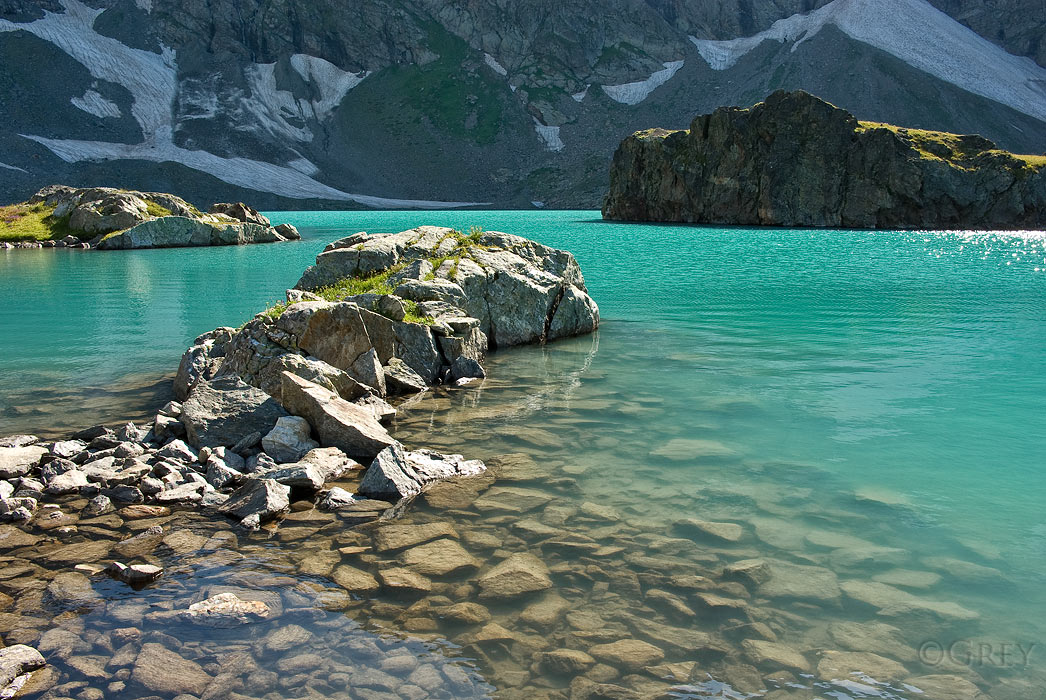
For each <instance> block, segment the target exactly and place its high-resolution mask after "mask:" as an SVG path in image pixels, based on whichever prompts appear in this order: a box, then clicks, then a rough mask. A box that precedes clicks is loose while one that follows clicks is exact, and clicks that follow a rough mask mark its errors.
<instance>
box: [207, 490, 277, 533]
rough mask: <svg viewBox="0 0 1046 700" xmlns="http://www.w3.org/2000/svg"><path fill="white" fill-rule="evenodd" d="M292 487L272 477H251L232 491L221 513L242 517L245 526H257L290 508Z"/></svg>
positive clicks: (220, 509) (222, 506) (220, 508)
mask: <svg viewBox="0 0 1046 700" xmlns="http://www.w3.org/2000/svg"><path fill="white" fill-rule="evenodd" d="M290 493H291V487H290V486H285V485H283V484H280V483H277V482H275V481H273V480H272V479H251V480H250V481H248V482H247V483H246V484H244V485H243V486H241V487H240V488H238V489H236V490H235V491H233V492H232V494H231V495H230V496H229V500H227V501H226V502H225V503H224V504H222V505H221V507H219V508H218V512H219V513H224V514H226V515H232V516H235V517H237V518H240V519H241V522H242V524H243V525H244V526H245V527H257V526H258V525H260V524H261V523H263V522H265V521H267V520H272V519H273V518H275V517H276V516H277V515H279V514H280V513H283V512H284V511H286V510H287V509H289V508H290V505H291V503H290Z"/></svg>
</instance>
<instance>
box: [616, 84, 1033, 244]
mask: <svg viewBox="0 0 1046 700" xmlns="http://www.w3.org/2000/svg"><path fill="white" fill-rule="evenodd" d="M603 216H604V218H606V219H616V220H630V221H671V222H687V223H700V224H724V225H742V226H795V227H840V228H868V229H922V228H929V229H1041V228H1043V227H1044V226H1046V156H1020V155H1014V154H1011V153H1007V152H1005V151H1001V150H998V148H997V147H996V146H995V144H993V143H992V142H991V141H988V140H987V139H985V138H982V137H980V136H958V135H955V134H948V133H943V132H934V131H921V130H917V129H904V128H899V127H894V126H890V125H886V124H878V123H872V122H860V121H858V120H857V119H856V118H855V117H854V116H853V115H852V114H850V113H849V112H846V111H845V110H842V109H838V108H836V107H834V106H832V105H830V104H828V103H827V102H824V101H822V100H820V99H818V98H817V97H814V96H813V95H810V94H808V93H805V92H791V93H787V92H781V91H779V92H776V93H774V94H773V95H771V96H770V97H768V98H767V99H766V101H765V102H762V103H760V104H757V105H755V106H754V107H751V108H749V109H740V108H736V107H724V108H720V109H717V110H716V111H715V112H713V113H712V114H706V115H702V116H699V117H697V118H696V119H694V121H693V123H692V124H691V125H690V129H689V130H687V131H665V130H663V129H651V130H648V131H641V132H638V133H636V134H633V135H632V136H630V137H629V138H627V139H626V140H625V141H624V142H623V143H622V144H621V146H620V147H619V148H618V150H617V153H616V154H615V155H614V162H613V166H612V169H611V175H610V192H609V194H608V195H607V197H606V200H605V201H604V204H603Z"/></svg>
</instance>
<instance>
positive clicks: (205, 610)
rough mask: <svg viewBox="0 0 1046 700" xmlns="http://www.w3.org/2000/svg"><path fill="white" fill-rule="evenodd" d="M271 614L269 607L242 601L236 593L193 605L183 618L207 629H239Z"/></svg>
mask: <svg viewBox="0 0 1046 700" xmlns="http://www.w3.org/2000/svg"><path fill="white" fill-rule="evenodd" d="M271 613H272V611H271V610H270V609H269V606H268V605H266V604H265V603H264V602H262V601H260V600H241V599H240V598H239V597H238V596H237V595H236V594H235V593H219V594H218V595H215V596H211V597H210V598H207V599H206V600H202V601H200V602H199V603H193V604H192V605H190V606H189V609H188V610H186V611H185V612H184V613H182V615H181V617H182V619H184V620H187V621H189V622H192V623H193V624H197V625H204V626H207V627H238V626H240V625H246V624H248V623H251V622H256V621H258V620H264V619H266V618H268V617H269V616H270V615H271Z"/></svg>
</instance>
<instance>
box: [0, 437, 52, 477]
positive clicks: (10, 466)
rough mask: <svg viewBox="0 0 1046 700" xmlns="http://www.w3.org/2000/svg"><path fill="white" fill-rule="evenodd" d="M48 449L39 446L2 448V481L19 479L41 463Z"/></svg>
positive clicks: (0, 469) (0, 463) (0, 459)
mask: <svg viewBox="0 0 1046 700" xmlns="http://www.w3.org/2000/svg"><path fill="white" fill-rule="evenodd" d="M45 454H47V449H46V448H44V447H41V446H39V445H28V446H25V447H0V479H17V478H19V477H22V476H25V475H26V474H28V473H29V472H30V471H31V470H32V469H33V467H35V466H36V465H37V464H39V463H40V458H41V457H43V456H44V455H45Z"/></svg>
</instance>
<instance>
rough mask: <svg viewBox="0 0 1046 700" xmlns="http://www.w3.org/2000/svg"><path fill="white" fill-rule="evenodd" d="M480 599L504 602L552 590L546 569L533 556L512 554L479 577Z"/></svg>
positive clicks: (523, 553) (543, 564)
mask: <svg viewBox="0 0 1046 700" xmlns="http://www.w3.org/2000/svg"><path fill="white" fill-rule="evenodd" d="M476 583H478V584H479V588H480V593H479V597H480V598H481V599H488V598H494V599H499V600H505V599H509V598H517V597H519V596H523V595H527V594H530V593H536V592H538V591H544V590H547V589H549V588H552V579H550V578H549V576H548V567H546V566H545V563H544V562H543V561H541V560H540V559H538V558H537V557H535V556H534V555H533V554H528V553H526V552H521V553H518V554H513V555H512V556H510V557H509V558H508V559H506V560H505V561H503V562H501V563H500V564H498V565H497V566H495V567H494V568H493V569H491V570H490V571H488V572H487V573H485V574H483V575H482V576H480V577H479V580H478V581H477V582H476Z"/></svg>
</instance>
